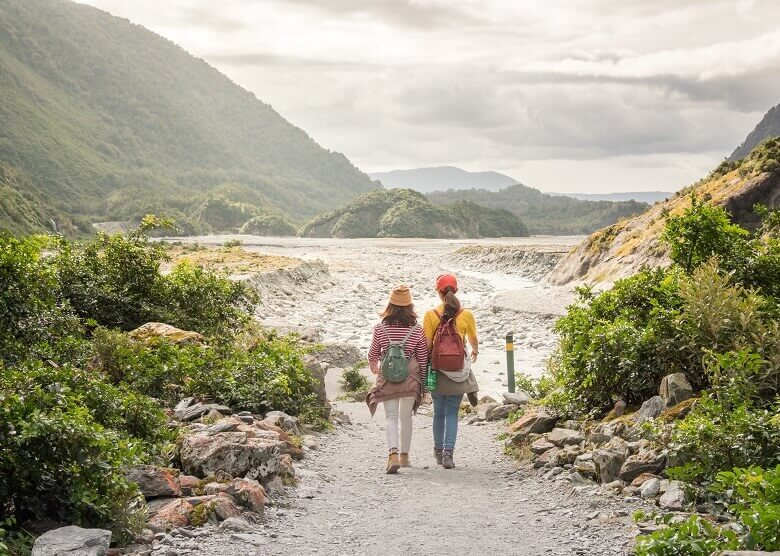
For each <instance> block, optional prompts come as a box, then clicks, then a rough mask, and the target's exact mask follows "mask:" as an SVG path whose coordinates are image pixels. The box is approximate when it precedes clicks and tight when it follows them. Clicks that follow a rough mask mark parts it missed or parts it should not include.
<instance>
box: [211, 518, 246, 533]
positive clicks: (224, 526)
mask: <svg viewBox="0 0 780 556" xmlns="http://www.w3.org/2000/svg"><path fill="white" fill-rule="evenodd" d="M219 530H220V531H232V532H234V533H248V532H249V531H252V530H253V527H252V526H251V525H250V524H249V522H248V521H247V520H246V519H244V518H243V517H229V518H227V519H226V520H225V521H223V522H222V523H220V524H219Z"/></svg>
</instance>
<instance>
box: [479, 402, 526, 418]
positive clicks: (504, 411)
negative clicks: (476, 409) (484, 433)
mask: <svg viewBox="0 0 780 556" xmlns="http://www.w3.org/2000/svg"><path fill="white" fill-rule="evenodd" d="M519 407H520V406H519V405H517V404H504V405H497V406H496V407H494V408H493V409H492V410H491V411H488V413H487V415H486V416H485V420H486V421H500V420H501V419H506V418H507V417H509V414H510V413H512V412H513V411H517V409H518V408H519Z"/></svg>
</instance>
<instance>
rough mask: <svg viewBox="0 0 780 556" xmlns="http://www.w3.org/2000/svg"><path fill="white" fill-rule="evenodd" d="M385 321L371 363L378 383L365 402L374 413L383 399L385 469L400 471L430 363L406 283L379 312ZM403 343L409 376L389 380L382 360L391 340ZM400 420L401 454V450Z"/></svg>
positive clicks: (374, 342) (405, 462) (378, 331)
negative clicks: (399, 379)
mask: <svg viewBox="0 0 780 556" xmlns="http://www.w3.org/2000/svg"><path fill="white" fill-rule="evenodd" d="M380 316H381V317H382V322H380V323H379V324H377V325H376V326H375V327H374V335H373V338H372V340H371V347H370V349H369V350H368V363H369V366H370V368H371V372H372V373H374V374H375V375H376V384H375V385H374V387H373V388H372V389H371V391H370V392H369V393H368V396H367V397H366V403H367V404H368V407H369V409H370V410H371V415H373V414H374V412H375V411H376V406H377V405H378V404H379V402H382V404H383V405H384V408H385V416H386V418H387V425H386V431H387V448H388V450H389V452H390V454H389V456H388V459H387V466H386V469H385V471H386V472H387V473H397V472H398V469H399V468H400V467H409V466H410V465H411V463H410V461H409V448H410V447H411V444H412V413H414V412H416V411H417V408H418V407H419V406H420V401H421V400H422V396H423V384H425V374H426V372H427V365H428V342H427V341H426V339H425V335H424V334H423V330H422V327H421V326H420V325H419V324H417V315H416V314H415V312H414V304H413V303H412V293H411V292H410V291H409V288H408V287H406V286H398V287H396V288H394V289H393V291H392V292H391V293H390V300H389V303H388V304H387V308H385V310H384V311H383V312H382V313H381V314H380ZM400 343H403V345H404V348H403V351H404V355H405V356H406V358H407V359H408V360H409V364H408V368H409V376H408V377H406V379H405V380H404V381H403V382H390V381H389V380H387V379H385V377H384V376H383V375H382V373H381V368H380V367H381V360H382V357H383V356H384V355H385V354H386V353H387V350H388V348H389V347H390V345H391V344H400ZM399 422H400V454H399Z"/></svg>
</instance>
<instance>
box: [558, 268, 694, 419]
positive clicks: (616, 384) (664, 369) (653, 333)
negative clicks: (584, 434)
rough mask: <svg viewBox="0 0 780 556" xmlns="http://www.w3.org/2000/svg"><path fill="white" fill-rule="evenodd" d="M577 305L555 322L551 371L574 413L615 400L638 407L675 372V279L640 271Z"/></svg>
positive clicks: (585, 292)
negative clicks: (555, 342) (557, 337)
mask: <svg viewBox="0 0 780 556" xmlns="http://www.w3.org/2000/svg"><path fill="white" fill-rule="evenodd" d="M579 294H580V302H579V303H578V304H575V305H573V306H571V307H570V308H569V311H568V313H567V315H566V316H564V317H562V318H561V319H559V320H558V322H557V323H556V331H557V332H558V334H559V335H560V342H559V347H558V351H557V353H556V354H555V357H554V365H553V367H552V373H553V376H554V379H555V381H556V383H557V384H558V385H559V386H561V387H562V388H563V390H564V391H565V395H566V396H567V397H568V399H569V404H570V405H571V407H572V409H574V410H575V411H580V412H583V411H587V410H589V409H592V408H600V409H603V410H606V409H608V408H609V407H611V406H612V405H613V404H614V397H615V396H620V397H622V398H623V399H624V400H625V401H626V403H628V404H638V403H641V402H642V401H644V400H645V399H647V398H648V397H650V396H652V395H653V394H654V393H655V390H656V388H657V387H658V382H659V381H660V379H661V377H662V376H663V375H664V374H666V373H668V372H673V371H672V370H670V369H679V368H680V357H679V353H678V350H677V348H676V346H675V337H674V336H675V334H674V324H675V319H676V317H677V314H678V311H679V307H680V304H681V299H680V296H679V293H678V276H677V273H675V272H674V271H668V270H663V269H657V270H644V271H642V272H640V273H638V274H636V275H635V276H632V277H631V278H627V279H624V280H619V281H618V282H616V283H615V285H614V287H613V288H612V289H611V290H608V291H606V292H603V293H601V294H599V295H597V296H594V295H593V294H592V292H591V291H590V290H589V289H587V288H580V290H579Z"/></svg>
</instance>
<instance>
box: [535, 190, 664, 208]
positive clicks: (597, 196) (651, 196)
mask: <svg viewBox="0 0 780 556" xmlns="http://www.w3.org/2000/svg"><path fill="white" fill-rule="evenodd" d="M550 195H555V196H561V197H571V198H572V199H579V200H580V201H636V202H638V203H647V204H648V205H652V204H653V203H657V202H658V201H663V200H665V199H668V198H669V197H671V196H673V195H674V192H672V191H629V192H625V193H550Z"/></svg>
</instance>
